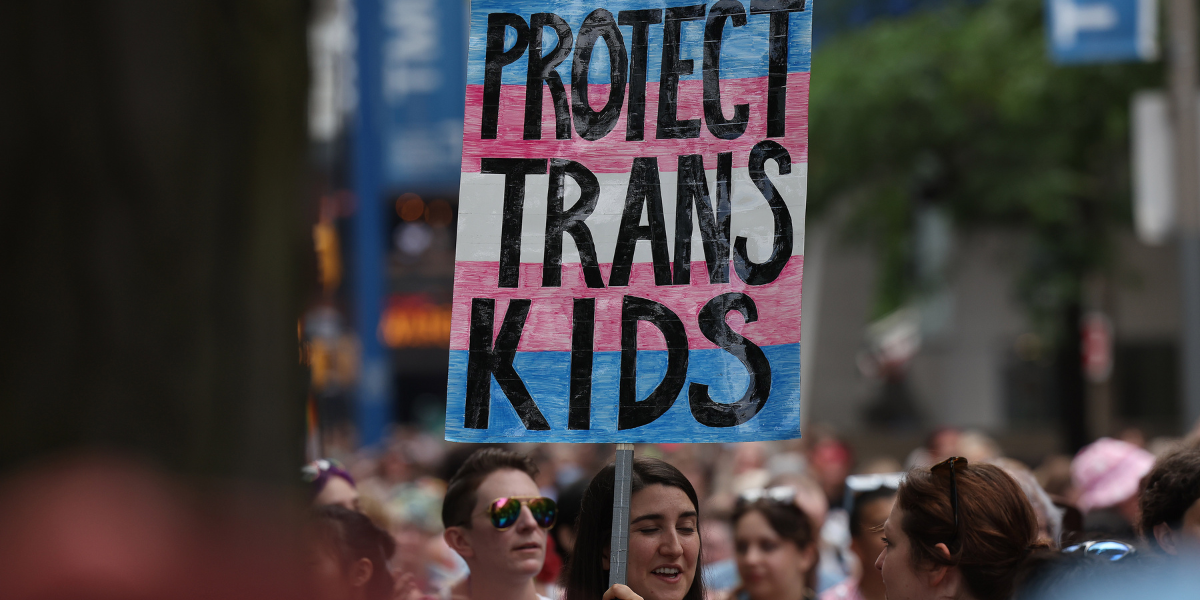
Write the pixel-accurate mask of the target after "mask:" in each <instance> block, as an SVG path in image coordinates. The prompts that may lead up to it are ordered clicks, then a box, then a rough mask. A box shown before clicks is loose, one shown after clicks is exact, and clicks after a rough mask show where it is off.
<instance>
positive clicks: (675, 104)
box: [655, 4, 704, 140]
mask: <svg viewBox="0 0 1200 600" xmlns="http://www.w3.org/2000/svg"><path fill="white" fill-rule="evenodd" d="M703 18H704V5H703V4H696V5H694V6H677V7H673V8H668V9H667V17H666V20H665V22H664V24H663V50H662V69H661V71H660V75H659V80H658V131H657V132H656V133H655V136H656V137H657V138H658V139H660V140H662V139H668V140H679V139H685V138H694V137H700V119H685V120H683V121H680V120H678V116H679V76H680V75H690V74H691V73H692V68H693V63H694V62H695V61H693V60H691V59H687V60H680V59H679V36H680V28H681V26H682V25H683V22H684V21H694V20H696V19H703Z"/></svg>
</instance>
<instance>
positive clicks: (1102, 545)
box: [1062, 540, 1137, 561]
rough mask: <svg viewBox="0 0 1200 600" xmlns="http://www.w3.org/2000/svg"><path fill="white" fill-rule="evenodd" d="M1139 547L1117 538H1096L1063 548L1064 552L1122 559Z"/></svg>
mask: <svg viewBox="0 0 1200 600" xmlns="http://www.w3.org/2000/svg"><path fill="white" fill-rule="evenodd" d="M1136 552H1137V549H1136V548H1134V547H1133V546H1130V545H1129V544H1126V543H1125V542H1118V541H1116V540H1096V541H1091V542H1083V543H1082V544H1075V545H1074V546H1067V547H1066V548H1063V550H1062V553H1063V554H1086V555H1088V556H1097V557H1100V558H1107V559H1108V560H1110V561H1112V560H1121V559H1122V558H1125V557H1126V556H1129V555H1130V554H1135V553H1136Z"/></svg>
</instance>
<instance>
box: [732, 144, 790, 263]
mask: <svg viewBox="0 0 1200 600" xmlns="http://www.w3.org/2000/svg"><path fill="white" fill-rule="evenodd" d="M767 160H773V161H775V164H777V165H779V174H780V175H787V174H788V173H791V172H792V157H791V155H790V154H788V151H787V150H786V149H785V148H784V147H783V146H780V145H779V144H778V143H776V142H773V141H771V140H763V141H761V142H759V143H757V144H755V145H754V148H753V149H751V150H750V164H749V171H750V179H753V180H754V185H755V186H757V187H758V191H759V192H761V193H762V195H763V198H766V199H767V205H769V206H770V207H771V214H772V216H774V217H775V236H774V237H773V239H772V242H771V257H770V258H768V259H767V260H766V262H763V263H755V262H754V261H752V260H750V255H749V254H747V252H746V238H744V237H742V236H740V235H739V236H738V237H737V239H736V240H734V241H733V268H734V269H735V270H736V271H737V274H738V277H741V278H742V281H744V282H746V283H747V284H748V285H763V284H766V283H771V282H772V281H775V278H776V277H779V273H781V272H782V271H783V268H784V267H785V266H787V263H788V260H790V259H791V258H792V215H791V213H790V212H788V207H787V203H786V202H784V201H783V197H782V196H780V195H779V190H777V189H775V184H773V183H771V180H770V179H768V178H767V171H766V169H764V168H763V165H764V164H765V163H766V161H767Z"/></svg>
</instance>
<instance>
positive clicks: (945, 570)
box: [929, 543, 950, 588]
mask: <svg viewBox="0 0 1200 600" xmlns="http://www.w3.org/2000/svg"><path fill="white" fill-rule="evenodd" d="M933 551H934V552H937V553H938V554H940V555H942V556H943V557H945V558H946V560H949V559H950V549H949V548H947V547H946V544H940V543H939V544H938V545H936V546H934V547H933ZM949 574H950V567H948V566H946V565H934V566H933V568H932V569H930V570H929V587H931V588H935V587H937V586H939V585H941V584H942V583H943V582H945V581H946V576H947V575H949Z"/></svg>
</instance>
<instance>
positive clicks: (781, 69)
mask: <svg viewBox="0 0 1200 600" xmlns="http://www.w3.org/2000/svg"><path fill="white" fill-rule="evenodd" d="M804 5H805V0H751V2H750V14H752V15H760V14H770V15H771V29H770V34H769V36H770V38H769V40H770V41H769V42H768V45H769V47H770V50H769V53H768V58H767V61H768V65H769V67H768V70H767V137H782V136H783V135H784V131H785V130H786V129H787V128H786V122H785V119H784V114H785V113H786V109H787V71H788V21H789V15H790V14H791V13H794V12H800V11H802V10H804Z"/></svg>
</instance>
